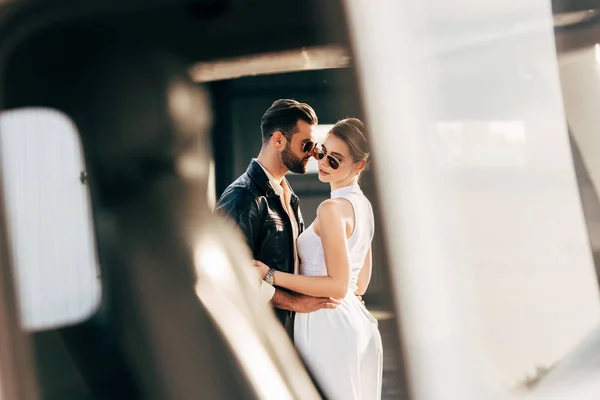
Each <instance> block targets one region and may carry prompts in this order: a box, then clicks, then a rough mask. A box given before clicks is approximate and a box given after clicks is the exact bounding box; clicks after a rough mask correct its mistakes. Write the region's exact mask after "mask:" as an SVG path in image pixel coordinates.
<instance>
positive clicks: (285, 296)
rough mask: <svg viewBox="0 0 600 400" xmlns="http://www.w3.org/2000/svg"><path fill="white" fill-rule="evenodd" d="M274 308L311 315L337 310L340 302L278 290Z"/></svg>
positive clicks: (276, 290)
mask: <svg viewBox="0 0 600 400" xmlns="http://www.w3.org/2000/svg"><path fill="white" fill-rule="evenodd" d="M271 304H272V305H273V306H274V307H277V308H280V309H282V310H288V311H295V312H299V313H310V312H313V311H317V310H320V309H322V308H336V307H337V306H338V305H339V304H340V300H338V299H334V298H333V297H312V296H305V295H303V294H299V293H294V292H289V291H287V290H285V289H281V288H276V289H275V294H274V295H273V298H272V299H271Z"/></svg>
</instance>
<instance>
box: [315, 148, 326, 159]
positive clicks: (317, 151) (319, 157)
mask: <svg viewBox="0 0 600 400" xmlns="http://www.w3.org/2000/svg"><path fill="white" fill-rule="evenodd" d="M315 156H316V157H317V159H318V160H322V159H323V157H325V153H323V152H322V151H321V150H319V149H317V150H315Z"/></svg>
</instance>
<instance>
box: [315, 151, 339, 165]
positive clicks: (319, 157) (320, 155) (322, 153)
mask: <svg viewBox="0 0 600 400" xmlns="http://www.w3.org/2000/svg"><path fill="white" fill-rule="evenodd" d="M314 152H315V157H316V158H317V160H322V159H323V157H325V156H326V157H327V162H328V163H329V166H330V167H331V169H338V168H339V167H340V160H338V159H337V158H335V157H334V156H330V155H329V154H327V150H323V149H322V148H320V147H317V146H315V150H314Z"/></svg>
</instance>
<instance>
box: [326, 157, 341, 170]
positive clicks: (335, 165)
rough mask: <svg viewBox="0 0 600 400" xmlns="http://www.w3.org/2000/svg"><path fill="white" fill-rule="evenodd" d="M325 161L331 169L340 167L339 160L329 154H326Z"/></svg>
mask: <svg viewBox="0 0 600 400" xmlns="http://www.w3.org/2000/svg"><path fill="white" fill-rule="evenodd" d="M327 161H328V162H329V166H330V167H331V169H338V168H339V167H340V162H339V161H338V160H336V159H335V158H333V157H331V156H327Z"/></svg>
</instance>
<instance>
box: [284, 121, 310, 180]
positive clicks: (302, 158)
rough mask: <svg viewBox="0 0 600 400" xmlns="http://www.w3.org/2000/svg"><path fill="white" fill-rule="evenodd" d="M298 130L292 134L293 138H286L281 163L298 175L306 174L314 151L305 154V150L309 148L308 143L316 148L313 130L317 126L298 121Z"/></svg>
mask: <svg viewBox="0 0 600 400" xmlns="http://www.w3.org/2000/svg"><path fill="white" fill-rule="evenodd" d="M296 128H298V130H297V131H296V132H295V133H293V134H292V138H291V139H287V138H286V140H287V144H286V146H285V149H283V151H282V152H281V162H283V165H285V166H286V168H287V169H289V170H290V171H292V172H294V173H296V174H305V173H306V168H307V166H308V160H309V159H310V157H311V156H312V151H308V152H305V151H304V149H306V148H307V147H309V146H307V143H308V142H312V143H313V146H314V143H315V141H314V134H313V130H314V128H315V125H311V124H309V123H308V122H304V121H302V120H298V123H297V124H296ZM311 150H312V148H311Z"/></svg>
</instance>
